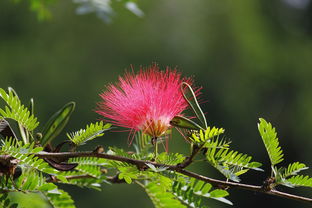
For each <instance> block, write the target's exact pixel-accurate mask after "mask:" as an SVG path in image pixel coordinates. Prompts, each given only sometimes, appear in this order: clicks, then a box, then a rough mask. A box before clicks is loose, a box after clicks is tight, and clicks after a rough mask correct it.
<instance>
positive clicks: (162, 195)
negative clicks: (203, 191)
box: [144, 181, 186, 208]
mask: <svg viewBox="0 0 312 208" xmlns="http://www.w3.org/2000/svg"><path fill="white" fill-rule="evenodd" d="M166 187H167V186H166V185H163V184H162V183H161V181H153V182H149V183H148V184H147V185H146V186H144V188H145V191H146V193H147V195H148V196H149V197H150V199H151V200H152V202H153V204H154V206H155V208H169V207H170V208H186V206H184V205H183V204H181V202H180V201H179V200H178V199H176V197H175V196H174V195H173V194H172V193H171V192H169V191H168V190H166Z"/></svg>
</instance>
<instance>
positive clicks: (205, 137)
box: [189, 127, 224, 147]
mask: <svg viewBox="0 0 312 208" xmlns="http://www.w3.org/2000/svg"><path fill="white" fill-rule="evenodd" d="M223 133H224V129H223V128H216V127H207V129H206V130H204V131H203V130H200V131H199V133H193V134H192V137H190V138H189V139H190V140H191V141H192V142H194V143H197V144H204V143H206V142H209V140H211V139H212V138H214V137H218V136H219V135H221V134H223ZM222 143H223V142H222ZM207 145H208V144H207ZM207 147H209V145H208V146H207Z"/></svg>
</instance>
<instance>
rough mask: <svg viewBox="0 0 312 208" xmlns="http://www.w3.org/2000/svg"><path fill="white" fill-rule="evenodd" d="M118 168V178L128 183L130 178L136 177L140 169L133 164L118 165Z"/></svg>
mask: <svg viewBox="0 0 312 208" xmlns="http://www.w3.org/2000/svg"><path fill="white" fill-rule="evenodd" d="M118 170H119V171H120V173H119V175H118V178H119V179H124V180H125V181H126V183H128V184H131V183H132V179H138V176H139V174H140V171H139V170H138V169H137V167H135V166H129V167H118Z"/></svg>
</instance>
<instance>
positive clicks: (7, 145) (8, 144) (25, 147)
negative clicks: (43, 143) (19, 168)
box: [1, 138, 58, 175]
mask: <svg viewBox="0 0 312 208" xmlns="http://www.w3.org/2000/svg"><path fill="white" fill-rule="evenodd" d="M2 143H3V145H2V147H1V154H7V155H10V156H12V157H14V158H16V159H18V160H19V165H23V164H24V165H26V166H28V167H32V168H34V169H37V170H39V171H41V172H44V173H48V174H52V175H56V174H57V173H58V171H57V170H55V169H53V168H51V167H50V165H49V164H48V163H47V162H45V161H44V160H43V159H39V158H38V157H36V156H35V155H34V154H36V153H37V152H39V151H42V150H43V148H42V147H35V148H34V146H35V145H34V143H31V144H29V143H28V144H23V143H22V141H17V140H16V139H13V138H9V139H6V141H3V140H2Z"/></svg>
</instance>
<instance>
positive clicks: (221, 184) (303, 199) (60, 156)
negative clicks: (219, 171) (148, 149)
mask: <svg viewBox="0 0 312 208" xmlns="http://www.w3.org/2000/svg"><path fill="white" fill-rule="evenodd" d="M36 156H37V157H39V158H48V159H49V158H50V159H58V160H67V159H69V158H75V157H97V158H105V159H108V160H115V161H120V162H126V163H129V164H132V165H136V166H137V167H138V168H139V169H140V170H145V169H148V168H149V167H148V166H147V165H146V164H152V165H154V166H155V167H166V168H167V170H172V171H176V172H178V173H181V174H183V175H186V176H189V177H193V178H196V179H198V180H201V181H204V182H207V183H211V184H212V185H214V186H217V187H233V188H239V189H245V190H249V191H254V192H261V193H265V194H269V195H273V196H279V197H283V198H287V199H292V200H297V201H301V202H308V203H312V198H307V197H302V196H298V195H293V194H289V193H285V192H280V191H277V190H274V189H269V190H267V189H265V188H264V187H263V186H255V185H249V184H243V183H236V182H230V181H222V180H217V179H213V178H209V177H206V176H203V175H199V174H197V173H194V172H191V171H188V170H185V169H184V168H182V167H181V166H179V165H166V164H161V163H156V162H151V161H145V160H136V159H132V158H127V157H122V156H118V155H111V154H106V153H96V152H60V153H49V152H47V153H37V154H36Z"/></svg>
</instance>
